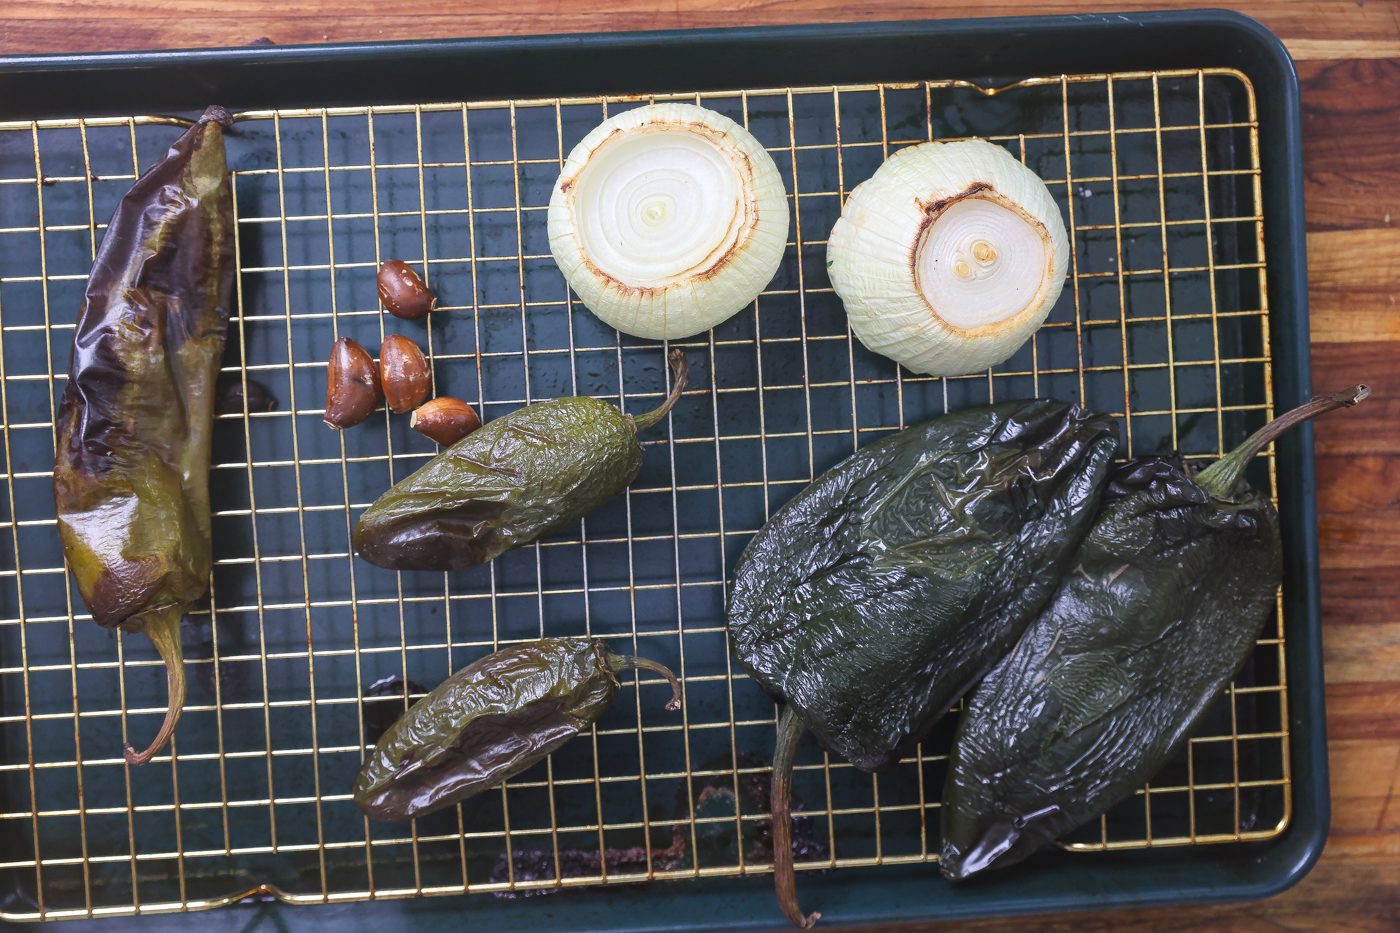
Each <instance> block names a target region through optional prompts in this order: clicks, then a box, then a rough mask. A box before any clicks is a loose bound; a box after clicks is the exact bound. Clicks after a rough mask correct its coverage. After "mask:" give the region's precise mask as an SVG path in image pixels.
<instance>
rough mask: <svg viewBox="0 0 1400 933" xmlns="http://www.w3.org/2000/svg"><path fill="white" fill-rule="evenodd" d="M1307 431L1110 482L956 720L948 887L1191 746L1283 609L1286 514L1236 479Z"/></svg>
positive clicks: (1058, 828) (1028, 847)
mask: <svg viewBox="0 0 1400 933" xmlns="http://www.w3.org/2000/svg"><path fill="white" fill-rule="evenodd" d="M1364 395H1365V392H1364V391H1356V390H1353V391H1352V392H1351V394H1349V395H1348V394H1345V393H1344V394H1343V395H1342V396H1340V397H1333V399H1329V400H1324V401H1325V402H1326V403H1327V404H1329V405H1330V408H1335V407H1340V406H1341V405H1343V404H1355V402H1356V401H1359V400H1360V398H1361V397H1364ZM1338 398H1340V399H1341V400H1340V401H1336V403H1335V404H1332V402H1333V401H1334V400H1336V399H1338ZM1314 404H1316V403H1314ZM1305 408H1306V406H1305ZM1330 408H1329V407H1326V406H1325V405H1324V406H1323V407H1320V408H1318V409H1317V410H1314V411H1312V412H1311V413H1309V414H1307V415H1305V417H1311V415H1312V414H1317V413H1318V412H1319V411H1322V410H1330ZM1298 411H1302V409H1300V410H1298ZM1289 419H1293V420H1289ZM1298 420H1301V418H1299V417H1298V416H1297V412H1296V411H1295V412H1294V413H1293V414H1291V415H1285V416H1284V417H1283V418H1281V419H1279V421H1278V422H1275V423H1274V424H1272V425H1269V426H1268V427H1266V428H1265V429H1263V430H1261V432H1259V434H1256V435H1255V437H1253V438H1251V439H1250V441H1247V442H1246V444H1245V445H1243V446H1242V447H1240V448H1239V449H1237V450H1236V451H1235V452H1233V453H1231V454H1230V455H1229V456H1227V457H1226V458H1224V459H1223V460H1221V461H1219V462H1218V463H1217V464H1215V465H1214V466H1212V467H1211V468H1210V469H1207V470H1206V471H1204V472H1202V473H1201V474H1199V475H1197V476H1195V477H1193V476H1191V474H1190V472H1189V471H1188V470H1187V468H1186V467H1185V466H1184V465H1183V464H1182V462H1181V461H1180V460H1179V459H1178V458H1175V457H1172V458H1166V457H1147V458H1142V459H1139V460H1134V461H1130V462H1128V463H1126V464H1124V465H1122V466H1121V467H1119V468H1118V469H1117V470H1116V471H1115V472H1114V474H1113V477H1112V479H1111V481H1110V484H1109V486H1108V488H1107V490H1106V491H1105V493H1104V505H1103V508H1102V511H1101V512H1100V514H1099V515H1098V517H1097V518H1096V519H1095V522H1094V526H1093V528H1092V529H1091V530H1090V531H1089V534H1088V535H1087V536H1086V537H1085V539H1084V541H1083V543H1082V544H1081V545H1080V546H1079V548H1078V550H1077V551H1076V552H1075V554H1074V556H1073V557H1072V559H1071V560H1070V565H1069V566H1070V570H1069V572H1068V573H1067V574H1066V575H1065V577H1064V579H1063V580H1062V581H1061V583H1060V585H1059V588H1058V589H1057V590H1056V592H1055V595H1054V597H1053V598H1052V599H1051V601H1050V602H1049V604H1048V605H1047V606H1046V608H1045V610H1044V612H1043V613H1041V614H1040V615H1039V616H1038V617H1037V618H1036V620H1035V621H1034V622H1033V623H1032V624H1031V625H1030V626H1029V627H1028V628H1027V630H1026V632H1025V634H1024V635H1023V636H1022V638H1021V640H1020V641H1019V642H1018V643H1017V645H1016V647H1015V649H1014V650H1012V651H1011V653H1010V654H1008V655H1007V656H1006V657H1005V658H1004V659H1003V660H1002V661H1001V662H1000V663H999V664H998V665H997V666H996V668H995V669H994V670H993V671H992V672H991V673H990V674H989V675H988V676H987V678H986V679H985V680H984V681H983V682H982V684H981V686H980V687H979V688H978V690H977V692H976V694H975V695H974V697H973V698H972V700H971V702H970V704H969V709H968V711H967V712H966V713H965V714H964V715H963V718H962V720H961V722H960V723H959V728H958V732H957V737H956V739H955V742H954V749H953V755H952V762H951V767H950V769H949V773H948V779H947V786H946V787H945V789H944V796H943V807H942V821H943V848H942V857H941V861H940V864H941V867H942V871H943V874H944V875H945V876H946V877H948V878H950V879H952V880H960V879H963V878H966V877H968V876H969V875H972V874H975V873H977V872H979V871H983V870H985V869H987V868H994V867H997V868H999V867H1005V866H1007V865H1012V864H1014V863H1016V862H1019V861H1021V860H1022V859H1024V858H1026V857H1027V856H1029V855H1030V854H1032V853H1033V852H1035V851H1037V850H1038V849H1040V848H1041V847H1043V846H1045V845H1047V844H1049V843H1051V842H1053V841H1054V840H1056V839H1058V838H1059V837H1060V836H1062V835H1064V834H1065V833H1067V832H1069V831H1070V830H1072V829H1074V828H1076V827H1078V826H1080V825H1082V824H1084V823H1086V822H1088V821H1089V820H1092V819H1095V818H1096V817H1098V816H1099V815H1100V814H1102V813H1104V812H1105V811H1107V810H1108V809H1109V808H1110V807H1112V806H1113V805H1114V804H1116V803H1118V802H1119V801H1121V800H1123V799H1125V798H1127V797H1129V796H1130V795H1132V794H1133V793H1134V792H1135V791H1136V789H1137V788H1138V787H1140V786H1142V784H1143V782H1144V781H1147V780H1150V779H1151V778H1152V777H1153V775H1155V774H1156V773H1157V772H1158V771H1159V770H1160V769H1161V768H1162V766H1163V765H1165V764H1166V763H1167V761H1168V760H1169V759H1170V758H1171V757H1172V756H1173V755H1174V754H1175V753H1176V752H1177V751H1178V750H1179V749H1180V748H1181V746H1182V744H1183V743H1184V742H1186V741H1187V739H1188V737H1189V736H1190V734H1191V730H1192V728H1193V727H1194V726H1195V724H1196V722H1197V721H1198V720H1199V719H1200V717H1201V715H1202V714H1203V713H1204V712H1205V710H1206V709H1207V707H1209V706H1210V705H1211V703H1213V702H1214V701H1215V699H1216V698H1217V697H1218V696H1219V695H1220V693H1221V691H1223V690H1224V689H1225V686H1226V685H1227V684H1228V683H1229V682H1230V681H1231V679H1232V678H1234V676H1235V675H1236V674H1237V673H1238V672H1239V670H1240V668H1241V666H1243V664H1244V662H1245V660H1246V658H1247V657H1248V655H1249V652H1250V650H1251V649H1252V648H1253V646H1254V644H1255V642H1256V640H1257V639H1258V637H1259V633H1260V630H1261V628H1262V627H1263V625H1264V622H1265V621H1266V620H1267V619H1268V618H1269V615H1270V612H1271V610H1272V609H1273V607H1274V605H1275V595H1276V593H1277V592H1278V587H1279V584H1280V582H1281V581H1282V575H1283V574H1282V549H1281V545H1280V539H1279V524H1278V514H1277V512H1276V511H1275V510H1274V507H1273V504H1272V503H1271V502H1270V501H1269V499H1268V497H1267V496H1265V495H1262V494H1261V493H1258V492H1255V491H1254V490H1252V489H1249V488H1248V487H1247V486H1245V485H1244V484H1243V482H1242V479H1241V477H1242V474H1243V470H1244V467H1245V466H1246V465H1247V464H1248V461H1249V459H1250V458H1251V457H1252V456H1253V455H1254V453H1256V452H1257V451H1258V450H1259V449H1261V448H1262V447H1263V446H1264V445H1265V444H1267V443H1268V442H1269V441H1271V440H1272V439H1273V438H1274V436H1276V435H1277V434H1278V433H1280V432H1281V431H1282V430H1286V428H1287V427H1288V426H1290V425H1291V424H1294V423H1297V421H1298Z"/></svg>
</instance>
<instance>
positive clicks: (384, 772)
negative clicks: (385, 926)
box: [354, 638, 681, 820]
mask: <svg viewBox="0 0 1400 933" xmlns="http://www.w3.org/2000/svg"><path fill="white" fill-rule="evenodd" d="M633 668H645V669H647V670H650V671H654V672H655V673H658V674H660V675H661V676H662V677H664V678H666V679H667V680H668V681H669V682H670V684H671V689H672V696H671V700H670V702H668V703H667V704H666V708H667V709H679V708H680V704H681V693H680V683H679V682H678V681H677V680H676V676H675V675H674V674H672V673H671V672H670V671H669V670H668V669H667V668H665V667H663V666H662V665H660V664H658V663H656V662H655V661H649V660H647V659H646V658H636V657H631V656H629V655H619V654H614V653H613V652H612V651H611V650H609V649H608V647H607V645H606V644H604V643H603V641H602V640H600V639H597V638H545V639H541V640H539V641H534V642H527V643H525V644H522V645H515V646H513V647H510V648H505V649H502V650H501V651H498V652H496V653H495V654H492V655H488V656H486V657H484V658H482V659H481V660H479V661H477V662H476V663H474V664H470V665H468V666H467V667H464V668H462V669H461V670H460V671H458V672H457V673H456V674H453V675H452V676H451V677H449V678H448V679H447V680H445V681H443V683H442V684H441V685H439V686H438V688H437V689H436V690H434V691H433V692H432V693H430V694H428V695H427V696H425V697H424V698H423V699H421V700H419V701H418V702H417V703H415V704H414V705H413V706H412V707H411V708H410V709H409V711H408V712H407V713H405V714H404V715H403V717H402V718H401V719H399V721H398V722H396V723H394V725H393V726H391V727H390V729H389V731H388V732H385V733H384V735H383V736H382V737H381V738H380V739H379V742H378V743H377V744H376V745H375V747H374V750H373V751H372V752H371V753H370V755H369V757H368V758H367V759H365V763H364V766H363V767H362V768H361V769H360V774H359V777H358V778H357V779H356V780H355V791H354V796H355V803H356V804H357V805H358V806H359V808H360V809H361V810H362V811H364V813H365V815H367V816H369V817H371V818H373V819H376V820H406V819H411V818H412V817H415V816H422V815H423V814H425V813H431V812H433V811H434V810H438V809H441V808H443V807H447V806H451V805H452V804H455V803H457V802H459V801H462V800H465V799H467V798H468V797H471V796H473V795H475V794H479V793H481V792H482V791H484V790H487V789H489V788H491V787H495V786H496V785H498V784H500V783H501V782H503V781H505V780H506V779H508V778H510V777H512V776H514V775H516V774H519V773H520V772H521V771H524V770H525V769H526V768H528V767H530V766H531V765H533V764H534V763H535V762H537V761H540V760H541V759H543V758H544V757H545V756H547V755H549V754H550V753H551V752H553V751H554V750H555V749H557V748H558V747H559V746H561V745H563V744H564V743H565V742H567V741H569V739H571V738H573V737H574V736H576V735H578V734H579V733H580V732H583V731H584V730H586V729H587V728H589V727H590V726H591V725H593V723H594V722H596V721H597V720H598V717H600V716H602V715H603V712H604V711H605V710H606V709H607V708H608V705H609V704H610V703H612V700H613V696H614V695H616V693H617V689H618V680H617V675H618V673H619V672H621V671H625V670H630V669H633Z"/></svg>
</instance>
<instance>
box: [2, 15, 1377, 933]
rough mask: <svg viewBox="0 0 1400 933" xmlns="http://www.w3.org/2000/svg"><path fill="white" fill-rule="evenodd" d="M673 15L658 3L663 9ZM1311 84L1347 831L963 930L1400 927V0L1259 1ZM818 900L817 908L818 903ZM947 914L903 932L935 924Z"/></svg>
mask: <svg viewBox="0 0 1400 933" xmlns="http://www.w3.org/2000/svg"><path fill="white" fill-rule="evenodd" d="M1198 5H1206V4H1205V3H1199V4H1198V3H1189V2H1188V3H1150V4H1141V3H1132V2H1123V0H1113V2H1109V3H1106V4H1103V5H1099V4H1094V3H1088V2H1084V0H1060V2H1048V3H1011V2H999V3H987V4H984V5H977V4H963V3H951V2H949V0H923V2H909V0H788V2H783V0H669V2H666V3H653V2H648V0H573V2H571V0H491V2H463V3H453V2H451V0H374V2H372V3H346V2H345V0H293V2H287V0H283V2H279V3H268V2H259V0H192V2H185V0H176V2H174V3H167V4H161V5H159V6H160V10H159V12H157V11H156V10H157V5H155V4H151V3H149V2H137V0H5V3H4V10H3V12H0V17H3V21H0V54H17V53H34V52H85V51H98V50H111V49H149V48H186V47H205V46H231V45H245V44H247V43H249V42H252V41H253V40H255V39H261V38H266V39H270V40H272V41H273V42H275V43H277V44H279V45H286V44H291V43H298V42H350V41H364V40H385V39H423V38H437V37H443V38H445V37H458V36H484V35H504V34H511V33H518V34H529V33H550V32H575V31H578V32H588V31H599V30H606V31H616V30H622V29H674V28H686V27H703V26H738V25H760V24H776V23H807V22H834V21H850V20H868V21H874V20H884V19H913V18H925V17H930V18H952V17H959V16H1006V15H1017V14H1032V13H1071V12H1088V11H1095V10H1104V9H1114V10H1128V9H1133V10H1137V9H1162V8H1165V7H1183V8H1187V7H1192V6H1198ZM653 7H658V8H653ZM1238 9H1240V10H1241V11H1242V12H1244V13H1247V14H1249V15H1250V16H1253V17H1255V18H1256V19H1258V20H1260V21H1262V22H1263V23H1264V24H1265V25H1266V26H1268V27H1269V28H1271V29H1272V30H1273V31H1274V32H1276V33H1277V34H1278V35H1280V36H1281V37H1282V38H1283V40H1284V42H1285V43H1286V44H1287V46H1288V49H1289V51H1290V52H1292V54H1293V57H1294V59H1295V60H1296V61H1297V63H1298V71H1299V74H1300V76H1301V78H1302V87H1303V121H1304V123H1303V130H1304V148H1305V158H1306V169H1307V229H1308V274H1309V278H1310V282H1311V286H1310V293H1311V301H1312V330H1313V340H1312V349H1313V370H1314V384H1315V385H1316V386H1317V387H1319V388H1324V387H1328V388H1335V387H1340V386H1345V385H1349V384H1351V383H1354V382H1363V381H1364V382H1367V383H1369V384H1370V385H1371V386H1372V387H1373V389H1374V390H1375V395H1374V397H1373V398H1372V399H1371V400H1370V401H1369V402H1367V403H1366V404H1365V405H1363V406H1362V407H1360V408H1358V409H1356V410H1355V411H1352V412H1347V413H1344V414H1340V415H1335V416H1333V417H1330V418H1325V419H1323V420H1322V421H1320V422H1319V423H1318V424H1317V455H1318V460H1317V464H1318V499H1319V510H1320V515H1321V535H1322V540H1321V553H1322V600H1323V624H1324V628H1325V640H1326V667H1327V712H1328V732H1329V736H1330V751H1331V762H1332V799H1333V817H1332V834H1331V838H1330V840H1329V842H1328V844H1327V849H1326V852H1325V853H1324V854H1323V856H1322V860H1321V862H1320V863H1319V864H1318V866H1317V867H1316V868H1315V869H1314V870H1313V872H1312V873H1311V874H1310V875H1308V877H1307V878H1305V879H1304V880H1303V881H1302V882H1301V883H1300V884H1299V885H1298V886H1297V887H1295V888H1294V889H1292V890H1291V891H1288V892H1287V893H1285V894H1283V895H1280V896H1279V897H1276V898H1273V899H1272V900H1269V901H1265V902H1262V903H1253V904H1245V905H1238V906H1231V907H1193V908H1182V909H1175V910H1151V911H1146V910H1144V911H1117V912H1111V913H1094V914H1083V915H1062V916H1057V917H1054V918H1047V919H1043V920H1026V919H1017V920H1011V921H1001V922H998V921H991V922H983V923H972V924H962V925H960V928H961V929H966V930H974V931H979V933H991V931H1001V930H1006V931H1018V933H1023V931H1027V930H1032V929H1037V930H1066V931H1071V930H1072V931H1076V933H1088V931H1094V930H1130V931H1147V930H1179V929H1196V930H1226V929H1229V930H1256V931H1257V930H1283V929H1286V930H1304V929H1316V930H1321V929H1327V930H1353V931H1355V930H1396V929H1400V599H1397V597H1400V307H1397V304H1396V301H1397V297H1398V296H1400V0H1339V2H1289V0H1247V2H1243V3H1241V4H1240V5H1239V7H1238ZM809 906H810V905H809ZM937 926H938V925H920V926H915V927H906V928H903V929H906V930H909V931H913V930H931V929H934V928H935V927H937Z"/></svg>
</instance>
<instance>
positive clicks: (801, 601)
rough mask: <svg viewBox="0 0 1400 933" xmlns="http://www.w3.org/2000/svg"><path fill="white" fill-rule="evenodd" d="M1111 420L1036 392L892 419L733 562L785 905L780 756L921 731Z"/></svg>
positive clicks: (1108, 455) (789, 908)
mask: <svg viewBox="0 0 1400 933" xmlns="http://www.w3.org/2000/svg"><path fill="white" fill-rule="evenodd" d="M1116 446H1117V435H1116V432H1115V430H1114V426H1113V422H1112V420H1111V419H1110V418H1108V417H1106V416H1104V415H1097V414H1092V413H1089V412H1085V411H1082V410H1080V409H1079V408H1077V407H1075V406H1073V405H1070V404H1067V403H1064V402H1055V401H1048V400H1034V401H1021V402H1006V403H1001V404H997V405H991V406H985V407H980V408H972V409H967V410H965V411H960V412H956V413H953V414H949V415H944V416H942V417H939V418H935V419H933V420H932V421H929V422H926V423H924V424H921V425H918V426H917V427H912V428H909V429H907V430H904V431H901V432H899V433H897V434H893V435H891V436H889V437H887V438H884V439H883V440H881V441H878V442H877V443H875V444H872V445H871V446H869V447H866V448H864V449H863V450H860V451H858V452H856V453H855V454H853V455H852V456H850V457H848V458H847V459H846V460H844V461H842V462H841V463H839V464H837V465H836V466H835V467H833V468H832V469H831V470H829V471H828V472H827V473H825V474H824V475H823V476H821V477H820V478H818V479H817V480H816V481H815V482H814V483H812V485H810V486H808V487H807V488H806V489H805V490H803V491H802V492H801V493H799V494H798V495H797V497H796V498H794V499H793V500H792V501H791V502H789V503H788V504H787V505H785V506H784V507H783V508H782V509H781V510H780V511H779V512H778V513H777V514H776V515H774V516H773V517H772V519H771V520H770V521H769V522H768V524H767V525H765V526H764V528H763V529H762V530H761V531H760V532H759V533H758V534H757V535H756V536H755V537H754V539H753V540H752V541H751V542H750V543H749V546H748V548H747V549H746V550H745V551H744V554H743V556H742V557H740V559H739V563H738V565H737V567H736V568H735V571H734V588H733V593H732V595H731V597H730V603H729V633H730V636H731V639H732V641H733V645H734V650H735V652H736V654H737V655H738V657H739V659H740V661H742V662H743V664H744V666H745V667H746V668H747V669H748V671H749V673H750V674H752V675H753V677H754V678H755V679H756V680H757V681H758V682H759V683H760V684H761V685H762V686H763V687H764V689H766V690H767V691H768V692H769V693H771V694H772V695H773V696H774V697H776V698H778V699H780V700H784V701H786V704H787V705H786V707H785V708H784V710H783V712H782V715H781V717H780V720H779V724H778V747H777V751H776V752H775V753H774V756H773V779H772V796H773V802H772V812H773V834H774V846H773V851H774V876H775V883H776V885H777V889H778V900H779V903H780V905H781V906H782V908H783V912H784V913H785V914H786V915H787V917H788V919H789V920H791V921H792V922H793V923H794V924H796V925H798V926H809V925H810V924H811V923H812V922H814V921H815V919H816V915H813V916H812V917H810V918H808V917H804V916H803V914H802V912H801V911H800V909H799V908H798V905H797V899H796V894H795V886H794V885H795V882H794V875H793V868H792V857H791V850H790V845H789V839H790V834H791V821H790V819H789V818H788V813H789V795H790V780H791V773H792V763H793V755H794V753H795V751H796V748H797V744H798V741H799V739H800V738H801V736H802V732H803V730H804V728H805V729H810V730H811V731H812V732H814V733H815V734H816V736H817V738H818V739H820V741H821V743H822V744H823V745H824V746H826V748H828V749H830V750H831V751H833V752H835V753H837V754H839V755H841V756H842V757H843V758H846V759H848V760H849V761H851V763H853V764H854V765H856V766H857V767H859V768H863V769H866V770H872V769H875V768H878V767H880V766H881V765H884V764H885V763H886V762H888V761H889V760H890V757H891V756H892V755H893V754H894V753H895V751H896V750H897V749H898V748H899V747H900V746H901V745H902V744H904V743H906V742H907V741H910V740H915V739H917V738H918V737H919V736H921V735H922V734H923V733H924V732H925V731H926V730H927V729H928V728H929V727H930V726H931V725H932V724H933V723H934V722H935V721H936V720H937V719H938V718H939V717H940V716H942V715H943V714H944V713H945V712H946V711H947V709H948V707H949V706H951V705H952V703H953V702H954V701H955V700H956V699H957V698H958V697H959V696H960V695H961V694H962V693H963V692H964V691H966V690H967V689H968V688H969V687H970V686H971V685H972V684H973V683H975V682H976V680H977V679H978V678H979V677H981V676H982V675H983V674H984V673H985V672H986V671H987V670H988V669H989V668H990V667H991V666H992V665H993V664H995V663H996V661H997V659H998V658H1000V657H1001V655H1002V654H1003V653H1004V652H1005V651H1006V650H1007V649H1008V648H1009V647H1010V646H1011V645H1012V644H1014V643H1015V640H1016V638H1017V637H1018V636H1019V635H1020V633H1021V630H1022V628H1024V626H1025V625H1026V624H1027V623H1028V622H1029V621H1030V620H1031V618H1033V617H1034V615H1035V613H1036V612H1037V611H1038V610H1039V609H1040V607H1041V605H1042V604H1043V602H1044V601H1045V599H1046V598H1048V597H1049V595H1050V593H1051V592H1053V590H1054V587H1055V584H1056V582H1057V581H1058V579H1059V576H1060V573H1061V571H1062V570H1063V568H1064V566H1065V561H1066V560H1067V559H1068V557H1069V554H1070V553H1071V551H1072V550H1073V549H1074V545H1075V544H1076V543H1077V542H1078V540H1079V538H1080V537H1081V536H1082V535H1083V533H1084V532H1085V530H1087V528H1088V527H1089V522H1090V521H1091V520H1092V518H1093V513H1094V510H1095V508H1096V506H1097V504H1098V500H1099V492H1100V487H1101V486H1102V483H1103V480H1104V478H1105V476H1106V474H1107V472H1108V466H1109V462H1110V460H1111V459H1112V456H1113V451H1114V448H1115V447H1116Z"/></svg>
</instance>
